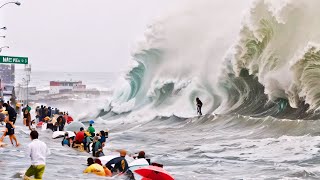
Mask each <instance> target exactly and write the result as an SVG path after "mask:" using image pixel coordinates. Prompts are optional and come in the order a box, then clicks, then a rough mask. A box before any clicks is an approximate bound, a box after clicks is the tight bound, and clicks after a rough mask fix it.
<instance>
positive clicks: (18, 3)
mask: <svg viewBox="0 0 320 180" xmlns="http://www.w3.org/2000/svg"><path fill="white" fill-rule="evenodd" d="M7 4H16V5H17V6H20V5H21V3H20V2H18V1H15V2H7V3H4V4H3V5H2V6H0V8H2V7H3V6H5V5H7Z"/></svg>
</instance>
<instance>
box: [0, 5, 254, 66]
mask: <svg viewBox="0 0 320 180" xmlns="http://www.w3.org/2000/svg"><path fill="white" fill-rule="evenodd" d="M178 1H179V0H90V1H89V0H87V1H85V0H21V1H20V2H21V3H22V4H21V6H19V7H18V6H16V5H13V4H10V5H7V6H5V7H3V8H2V9H1V10H0V15H1V25H0V26H6V27H7V31H1V32H0V34H1V35H6V36H7V37H6V38H5V39H4V40H2V39H0V40H1V42H0V44H1V45H8V46H10V49H4V50H3V51H2V54H3V55H16V56H27V57H29V62H30V63H31V64H32V66H33V70H34V71H72V72H76V71H79V72H94V71H99V72H110V71H111V72H113V71H121V70H124V69H126V67H127V65H128V62H129V61H130V52H131V47H132V46H133V45H134V44H135V42H136V41H137V40H138V39H141V37H142V36H143V34H144V31H145V29H146V26H147V24H149V23H150V22H152V19H154V18H155V17H158V16H161V15H163V14H165V13H166V12H167V10H168V9H170V8H171V9H172V6H173V4H176V5H177V2H178ZM195 1H197V0H195ZM212 1H214V0H212ZM249 1H251V0H244V1H242V0H241V1H240V2H239V0H233V2H237V3H236V4H233V5H232V6H233V7H236V8H237V9H238V10H239V12H240V11H241V10H243V9H244V8H245V7H247V6H248V2H249ZM1 2H8V1H1ZM184 2H186V1H183V0H180V1H179V3H184ZM229 2H230V1H229ZM243 2H245V3H243ZM226 4H227V3H226ZM227 7H228V6H226V8H227ZM227 9H228V8H227ZM233 11H234V8H231V9H230V13H231V14H232V13H233ZM213 13H214V12H213ZM234 15H237V16H239V15H240V14H239V13H238V14H234ZM19 67H20V66H19Z"/></svg>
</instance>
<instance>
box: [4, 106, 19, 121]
mask: <svg viewBox="0 0 320 180" xmlns="http://www.w3.org/2000/svg"><path fill="white" fill-rule="evenodd" d="M6 111H8V114H9V121H11V122H13V124H15V123H16V119H17V112H16V111H15V110H14V109H13V108H12V107H11V106H8V107H6Z"/></svg>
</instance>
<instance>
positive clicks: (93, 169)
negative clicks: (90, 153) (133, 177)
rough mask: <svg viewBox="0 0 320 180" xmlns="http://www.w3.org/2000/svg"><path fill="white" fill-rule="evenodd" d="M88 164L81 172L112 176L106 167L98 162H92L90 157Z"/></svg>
mask: <svg viewBox="0 0 320 180" xmlns="http://www.w3.org/2000/svg"><path fill="white" fill-rule="evenodd" d="M88 166H89V167H87V168H86V169H85V170H84V171H83V173H93V174H96V175H98V176H112V173H111V171H110V170H109V169H108V168H104V167H102V166H101V164H99V163H98V162H96V163H94V162H93V159H92V158H88Z"/></svg>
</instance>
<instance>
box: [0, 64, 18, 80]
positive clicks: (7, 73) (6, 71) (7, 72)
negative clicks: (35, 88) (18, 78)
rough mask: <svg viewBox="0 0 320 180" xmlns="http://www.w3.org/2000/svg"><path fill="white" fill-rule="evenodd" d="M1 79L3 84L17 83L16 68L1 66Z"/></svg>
mask: <svg viewBox="0 0 320 180" xmlns="http://www.w3.org/2000/svg"><path fill="white" fill-rule="evenodd" d="M0 79H1V83H2V84H12V85H13V84H14V83H15V66H14V65H6V64H0Z"/></svg>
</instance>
